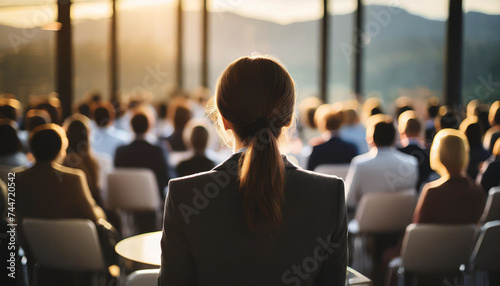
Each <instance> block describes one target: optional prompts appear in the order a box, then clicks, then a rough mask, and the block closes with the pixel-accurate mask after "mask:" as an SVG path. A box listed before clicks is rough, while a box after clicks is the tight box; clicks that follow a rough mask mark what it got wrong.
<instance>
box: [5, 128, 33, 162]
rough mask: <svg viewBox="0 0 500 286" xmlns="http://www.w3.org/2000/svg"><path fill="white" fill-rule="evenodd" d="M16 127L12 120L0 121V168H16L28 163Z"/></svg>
mask: <svg viewBox="0 0 500 286" xmlns="http://www.w3.org/2000/svg"><path fill="white" fill-rule="evenodd" d="M16 127H17V124H16V123H15V122H14V121H13V120H11V119H0V166H5V167H17V166H23V165H26V164H27V163H28V159H27V158H26V155H25V154H24V153H23V145H22V144H21V140H19V137H18V136H17V131H16Z"/></svg>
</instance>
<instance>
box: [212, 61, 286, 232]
mask: <svg viewBox="0 0 500 286" xmlns="http://www.w3.org/2000/svg"><path fill="white" fill-rule="evenodd" d="M214 100H215V111H216V112H215V116H216V119H217V120H216V122H217V123H218V124H219V126H220V127H223V128H224V129H225V130H228V131H230V132H231V133H232V134H233V136H234V137H235V138H236V139H239V141H241V142H242V144H243V145H244V146H246V147H247V148H248V149H247V151H246V152H245V154H244V157H243V159H242V160H240V173H239V179H240V189H241V190H242V196H243V201H244V214H245V218H246V221H247V224H248V226H249V227H250V229H251V230H254V231H258V232H269V231H270V230H271V229H272V228H277V227H279V226H280V225H281V223H282V221H283V217H282V212H281V206H282V203H283V199H284V186H285V166H284V162H283V159H282V157H281V153H280V151H279V148H278V138H279V137H280V135H281V134H282V133H283V131H284V130H285V129H286V128H287V127H288V126H290V125H291V124H292V121H293V117H294V109H295V83H294V81H293V79H292V77H291V76H290V74H289V73H288V72H287V70H286V69H285V68H284V67H283V66H282V65H281V64H280V63H278V61H276V60H274V59H272V58H270V57H267V56H252V57H243V58H240V59H238V60H236V61H234V62H233V63H231V64H230V65H229V66H228V67H227V68H226V69H225V70H224V72H223V73H222V75H221V76H220V78H219V80H218V83H217V87H216V93H215V98H214Z"/></svg>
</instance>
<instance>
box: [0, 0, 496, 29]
mask: <svg viewBox="0 0 500 286" xmlns="http://www.w3.org/2000/svg"><path fill="white" fill-rule="evenodd" d="M183 1H184V2H183V3H184V4H183V5H184V8H185V9H186V10H196V9H200V8H201V3H202V2H201V1H202V0H183ZM448 1H449V0H419V1H416V0H365V1H364V3H365V5H389V6H396V7H400V8H402V9H405V10H407V11H408V12H409V13H412V14H416V15H419V16H422V17H426V18H429V19H436V20H445V19H446V18H447V14H448V12H447V9H448ZM75 2H77V3H75V4H73V6H72V16H73V18H74V19H89V18H94V19H98V18H103V17H109V15H110V13H111V5H110V4H109V2H110V1H103V0H94V1H92V0H87V1H82V2H83V3H78V1H75ZM30 3H50V4H43V5H33V6H31V5H30ZM53 3H55V0H37V1H34V0H1V1H0V24H2V25H10V26H16V27H28V28H29V27H33V26H43V25H44V24H46V23H49V22H53V21H55V19H56V5H55V4H53ZM119 3H120V4H119V5H120V7H121V9H136V8H138V7H141V6H154V5H162V6H165V4H167V5H168V6H171V5H172V6H173V5H175V4H176V3H177V1H176V0H121V1H119ZM321 3H322V1H319V0H211V1H210V4H209V7H210V10H211V11H230V12H234V13H238V14H240V15H243V16H247V17H252V18H258V19H262V20H268V21H274V22H278V23H281V24H287V23H291V22H297V21H307V20H312V19H317V18H319V17H321V14H322V10H323V8H322V4H321ZM14 5H16V6H15V7H12V6H14ZM9 6H10V7H9ZM355 8H356V1H355V0H331V1H330V12H331V13H333V14H346V13H350V12H352V11H353V10H354V9H355ZM464 10H465V11H478V12H482V13H485V14H500V0H464Z"/></svg>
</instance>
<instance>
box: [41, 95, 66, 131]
mask: <svg viewBox="0 0 500 286" xmlns="http://www.w3.org/2000/svg"><path fill="white" fill-rule="evenodd" d="M35 109H44V110H46V111H47V113H49V115H50V122H53V123H55V124H60V123H61V120H62V107H61V101H60V100H59V98H57V97H55V96H51V97H49V98H43V99H41V100H40V101H39V103H38V104H37V105H35Z"/></svg>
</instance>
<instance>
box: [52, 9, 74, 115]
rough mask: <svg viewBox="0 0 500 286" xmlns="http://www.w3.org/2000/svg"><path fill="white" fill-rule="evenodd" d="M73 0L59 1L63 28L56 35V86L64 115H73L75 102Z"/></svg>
mask: <svg viewBox="0 0 500 286" xmlns="http://www.w3.org/2000/svg"><path fill="white" fill-rule="evenodd" d="M70 11H71V1H69V0H58V1H57V21H58V22H59V23H61V29H60V30H59V31H57V37H56V79H57V80H56V81H57V84H56V88H57V90H56V91H57V93H58V94H59V98H60V99H61V104H62V108H63V117H64V118H66V117H68V116H70V115H71V108H72V103H73V55H72V52H73V51H72V50H73V47H72V43H71V15H70Z"/></svg>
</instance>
